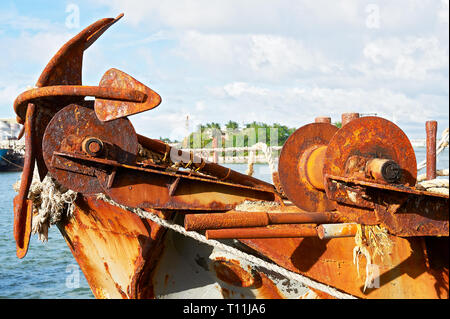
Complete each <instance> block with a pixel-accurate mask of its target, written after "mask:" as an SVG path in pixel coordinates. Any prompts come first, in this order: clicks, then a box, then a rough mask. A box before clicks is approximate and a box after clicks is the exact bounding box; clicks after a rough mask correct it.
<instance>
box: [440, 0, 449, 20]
mask: <svg viewBox="0 0 450 319" xmlns="http://www.w3.org/2000/svg"><path fill="white" fill-rule="evenodd" d="M448 15H449V0H441V6H440V8H439V11H438V18H439V21H440V22H442V23H444V24H449V22H448Z"/></svg>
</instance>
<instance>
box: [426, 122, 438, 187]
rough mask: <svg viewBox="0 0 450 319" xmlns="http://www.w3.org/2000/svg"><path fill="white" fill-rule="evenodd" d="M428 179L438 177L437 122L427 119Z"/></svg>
mask: <svg viewBox="0 0 450 319" xmlns="http://www.w3.org/2000/svg"><path fill="white" fill-rule="evenodd" d="M425 128H426V131H427V180H430V179H435V178H436V133H437V122H436V121H427V122H426V123H425Z"/></svg>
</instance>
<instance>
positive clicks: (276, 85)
mask: <svg viewBox="0 0 450 319" xmlns="http://www.w3.org/2000/svg"><path fill="white" fill-rule="evenodd" d="M74 8H76V11H78V12H79V24H77V23H75V22H77V21H76V19H73V18H74V17H75V15H74V14H76V12H75V11H74ZM448 10H449V1H448V0H442V1H440V0H435V1H428V0H420V1H414V0H405V1H376V0H370V1H353V0H348V1H331V0H330V1H321V0H315V1H312V0H305V1H296V0H276V1H269V0H267V1H257V0H248V1H242V0H241V1H238V0H228V1H225V0H221V1H217V0H208V1H206V0H197V1H190V0H174V1H172V0H165V1H136V0H129V1H119V0H109V1H106V0H90V1H7V0H3V1H1V3H0V43H2V50H0V68H1V71H2V72H1V75H0V118H4V117H13V116H14V113H13V111H12V103H13V101H14V98H15V97H16V96H17V95H18V94H20V93H21V92H22V91H24V90H26V89H27V87H29V86H33V85H34V84H35V82H36V81H37V79H38V77H39V74H40V73H41V71H42V69H43V68H44V67H45V65H46V63H47V62H48V60H49V59H50V58H51V57H52V56H53V54H54V53H55V52H56V51H57V50H58V49H59V47H60V46H62V45H63V44H64V43H65V42H66V41H67V40H69V39H70V38H71V37H72V36H74V35H75V34H76V33H78V32H79V31H80V30H81V29H83V28H84V27H86V26H87V25H89V24H90V23H92V22H94V21H96V20H97V19H100V18H104V17H116V16H117V15H118V14H119V13H121V12H123V13H125V16H124V17H123V18H122V20H120V21H119V22H118V23H117V24H115V25H114V26H112V27H111V28H110V29H109V30H108V31H107V32H106V33H105V34H104V35H103V36H102V37H101V38H100V39H99V40H98V41H97V42H96V43H95V44H94V45H93V46H92V47H90V48H89V49H88V50H87V51H86V52H85V59H84V70H83V82H84V84H86V85H97V84H98V82H99V81H100V79H101V77H102V75H103V74H104V72H105V71H106V70H108V69H109V68H111V67H115V68H118V69H120V70H122V71H124V72H126V73H128V74H130V75H132V76H133V77H135V78H136V79H138V80H140V81H141V82H143V83H144V84H146V85H147V86H149V87H151V88H152V89H153V90H155V91H156V92H158V93H159V94H160V95H161V96H162V100H163V102H162V103H161V105H160V106H159V107H158V108H156V109H154V110H151V111H148V112H146V113H142V114H139V115H134V116H132V117H130V120H131V121H132V122H133V124H134V126H135V128H136V130H137V131H138V132H139V133H141V134H144V135H147V136H150V137H155V138H158V137H160V136H163V137H165V136H167V137H171V138H179V137H181V136H183V135H184V134H185V133H186V132H185V127H186V126H185V122H186V117H187V116H189V119H190V122H189V123H190V129H191V130H193V129H194V128H195V127H196V125H198V124H199V123H205V122H211V121H214V122H219V123H225V122H227V121H228V120H234V121H237V122H238V123H241V124H243V123H248V122H251V121H254V120H255V121H263V122H266V123H274V122H277V123H281V124H285V125H288V126H290V127H300V126H302V125H304V124H307V123H309V122H312V121H313V120H314V118H315V117H316V116H324V115H327V116H331V117H332V119H333V121H338V120H340V115H341V114H342V113H343V112H360V113H377V114H378V115H379V116H383V117H385V118H387V119H389V120H395V121H396V123H397V124H398V125H399V126H400V127H401V128H402V129H403V130H404V131H405V132H406V133H407V134H408V135H409V136H410V138H422V137H424V136H425V132H424V127H425V121H426V120H428V119H436V120H438V123H439V129H438V131H439V133H440V132H441V131H442V130H443V129H444V128H446V127H448V125H449V124H448V122H449V111H448V104H449V97H448V90H449V89H448V86H449V81H448V78H449V49H448V48H449V44H448V36H449V34H448V28H449V14H448Z"/></svg>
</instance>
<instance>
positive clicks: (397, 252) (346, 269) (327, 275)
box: [240, 236, 449, 299]
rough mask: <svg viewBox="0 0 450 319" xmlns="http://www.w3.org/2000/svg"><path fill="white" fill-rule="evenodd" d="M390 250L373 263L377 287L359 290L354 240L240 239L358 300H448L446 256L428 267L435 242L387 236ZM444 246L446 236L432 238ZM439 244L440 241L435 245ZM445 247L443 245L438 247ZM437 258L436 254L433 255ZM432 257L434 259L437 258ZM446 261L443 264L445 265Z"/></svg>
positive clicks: (362, 263) (362, 264) (361, 285)
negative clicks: (428, 244) (427, 245)
mask: <svg viewBox="0 0 450 319" xmlns="http://www.w3.org/2000/svg"><path fill="white" fill-rule="evenodd" d="M389 239H390V240H391V241H392V247H393V248H392V251H391V253H389V254H386V255H385V256H384V258H383V259H382V258H381V257H380V256H377V257H376V258H374V259H373V261H372V262H373V263H374V264H375V265H377V267H378V268H375V269H377V270H378V272H379V276H376V277H375V282H376V283H377V282H378V283H379V288H375V287H372V288H368V289H366V291H365V292H364V291H363V288H364V280H365V276H364V275H363V274H364V273H365V266H366V261H365V259H364V258H362V259H361V260H360V262H359V264H360V273H361V277H360V278H359V277H358V274H357V269H356V265H355V264H354V263H353V249H354V247H355V240H354V238H334V239H329V240H321V239H319V238H317V237H308V238H280V239H278V238H274V239H241V240H240V241H241V242H243V243H244V244H246V245H248V246H249V247H251V248H252V249H255V250H256V251H257V252H259V253H261V254H263V255H264V256H266V257H267V258H269V259H271V260H272V261H274V262H275V263H277V264H278V265H280V266H282V267H284V268H286V269H289V270H291V271H294V272H298V273H300V274H303V275H305V276H308V277H310V278H312V279H314V280H316V281H319V282H321V283H323V284H326V285H330V286H332V287H335V288H337V289H339V290H341V291H344V292H346V293H349V294H352V295H354V296H357V297H361V298H370V299H433V298H443V299H446V298H448V296H449V294H448V254H447V260H446V262H445V261H444V262H442V263H440V264H439V263H437V264H436V265H433V267H432V266H429V265H427V260H428V258H429V256H428V255H427V253H429V252H430V251H431V250H432V249H433V251H434V253H435V254H437V255H439V253H438V251H439V250H438V249H434V247H433V246H431V247H427V248H426V250H424V247H423V240H424V239H423V238H420V237H415V238H408V239H405V238H401V237H395V236H389ZM436 239H438V240H440V241H443V242H444V244H446V247H447V250H448V238H436ZM438 244H439V243H438ZM438 248H439V249H443V248H442V246H439V247H438ZM437 257H438V258H439V256H437ZM435 259H436V258H435ZM445 263H446V264H445Z"/></svg>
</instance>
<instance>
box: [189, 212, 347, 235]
mask: <svg viewBox="0 0 450 319" xmlns="http://www.w3.org/2000/svg"><path fill="white" fill-rule="evenodd" d="M339 220H340V219H339V215H338V214H336V213H332V212H321V213H266V212H237V211H229V212H227V213H212V214H188V215H186V216H185V218H184V228H185V229H186V230H205V229H221V228H242V227H258V226H268V225H271V224H311V223H314V224H322V223H336V222H339Z"/></svg>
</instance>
